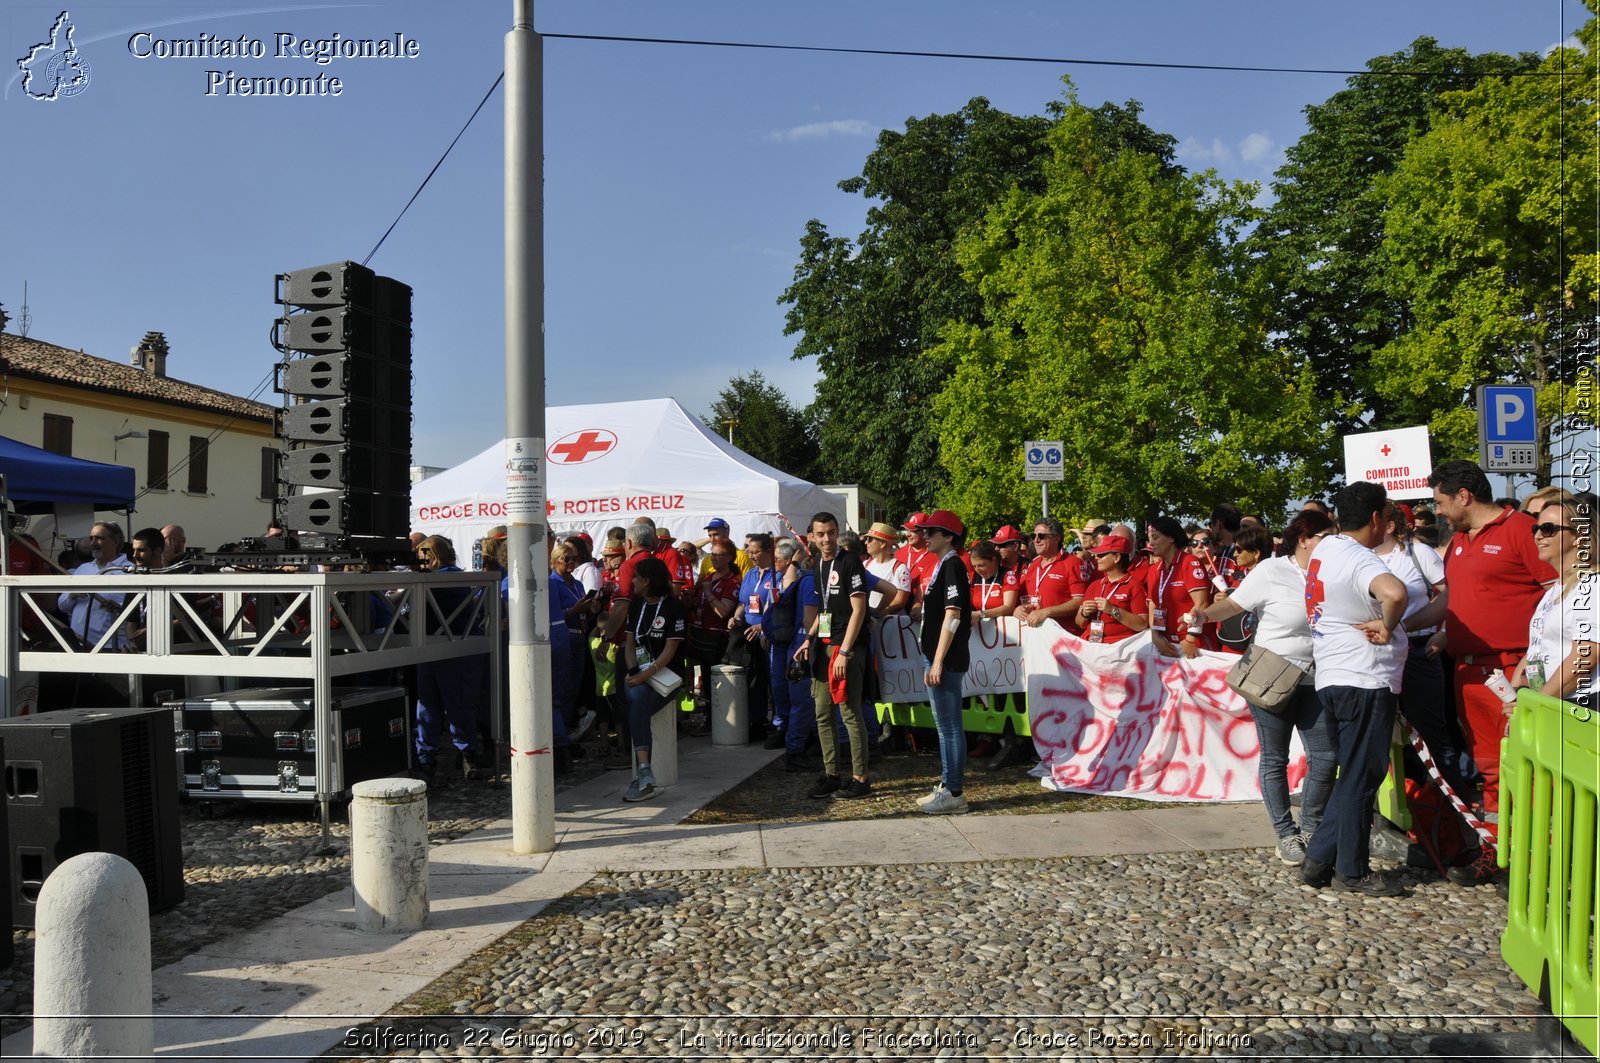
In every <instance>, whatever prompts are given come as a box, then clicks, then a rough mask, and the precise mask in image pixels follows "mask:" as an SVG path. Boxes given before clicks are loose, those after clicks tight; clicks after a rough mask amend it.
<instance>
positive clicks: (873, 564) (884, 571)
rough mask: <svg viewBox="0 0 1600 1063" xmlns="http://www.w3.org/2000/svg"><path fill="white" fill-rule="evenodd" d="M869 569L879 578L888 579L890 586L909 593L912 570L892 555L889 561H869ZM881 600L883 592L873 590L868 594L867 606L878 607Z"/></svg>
mask: <svg viewBox="0 0 1600 1063" xmlns="http://www.w3.org/2000/svg"><path fill="white" fill-rule="evenodd" d="M867 571H868V572H870V573H872V574H873V575H874V576H877V577H878V578H879V579H881V580H885V581H887V582H888V584H889V586H891V587H894V588H895V589H896V590H902V591H906V592H908V593H909V592H910V590H911V570H910V569H909V568H907V567H906V566H905V565H904V564H902V563H901V562H899V561H896V560H895V559H894V558H892V557H891V558H889V559H888V560H887V561H868V562H867ZM881 601H883V592H882V591H873V592H872V593H871V594H869V595H867V608H868V609H876V608H878V603H879V602H881Z"/></svg>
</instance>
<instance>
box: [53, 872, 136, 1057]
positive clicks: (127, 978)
mask: <svg viewBox="0 0 1600 1063" xmlns="http://www.w3.org/2000/svg"><path fill="white" fill-rule="evenodd" d="M33 948H34V970H33V1010H34V1020H33V1054H34V1055H35V1056H44V1057H46V1058H49V1059H60V1060H80V1059H94V1058H104V1057H107V1056H111V1057H116V1058H119V1059H149V1058H151V1057H153V1056H154V1055H155V1020H154V1019H153V1018H151V979H150V900H149V895H148V894H147V893H146V891H145V885H144V879H143V878H141V877H140V876H139V871H138V869H137V868H135V867H134V866H133V865H132V864H130V863H129V862H128V861H127V860H125V859H123V858H122V857H120V856H116V855H115V854H112V853H82V854H80V855H78V856H74V857H72V858H71V859H70V860H67V861H66V862H64V863H62V864H61V865H60V866H58V867H57V868H56V869H55V870H54V871H52V872H51V873H50V877H49V878H47V879H45V880H44V885H43V886H42V887H41V888H40V890H39V908H38V912H37V913H36V916H35V922H34V946H33Z"/></svg>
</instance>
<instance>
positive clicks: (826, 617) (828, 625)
mask: <svg viewBox="0 0 1600 1063" xmlns="http://www.w3.org/2000/svg"><path fill="white" fill-rule="evenodd" d="M832 636H833V615H832V614H831V613H823V614H822V615H821V616H819V617H817V637H818V638H821V639H826V638H831V637H832Z"/></svg>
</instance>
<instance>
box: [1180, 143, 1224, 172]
mask: <svg viewBox="0 0 1600 1063" xmlns="http://www.w3.org/2000/svg"><path fill="white" fill-rule="evenodd" d="M1178 158H1179V159H1181V160H1182V161H1183V162H1186V163H1190V164H1199V165H1204V166H1212V165H1216V164H1217V163H1229V162H1232V161H1233V149H1231V148H1229V147H1228V145H1226V144H1224V143H1223V142H1222V141H1221V140H1219V139H1217V138H1216V137H1212V138H1211V143H1210V144H1203V143H1201V142H1200V141H1199V140H1197V139H1195V138H1194V137H1189V138H1187V139H1186V140H1184V141H1183V143H1181V144H1179V145H1178Z"/></svg>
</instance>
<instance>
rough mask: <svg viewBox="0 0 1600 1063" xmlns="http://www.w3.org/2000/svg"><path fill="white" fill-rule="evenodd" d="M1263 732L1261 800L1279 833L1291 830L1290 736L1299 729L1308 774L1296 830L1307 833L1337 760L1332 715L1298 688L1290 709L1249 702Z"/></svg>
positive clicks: (1311, 692)
mask: <svg viewBox="0 0 1600 1063" xmlns="http://www.w3.org/2000/svg"><path fill="white" fill-rule="evenodd" d="M1250 712H1251V714H1252V715H1254V716H1255V718H1256V733H1257V734H1258V735H1259V736H1260V737H1261V801H1262V803H1263V804H1265V805H1266V806H1267V818H1268V819H1270V820H1271V821H1272V830H1273V833H1274V834H1276V835H1277V836H1278V837H1280V838H1282V837H1285V836H1287V835H1290V834H1293V833H1294V832H1295V826H1294V815H1293V813H1291V812H1290V811H1289V739H1291V738H1293V737H1294V732H1295V731H1296V730H1297V729H1298V730H1299V732H1300V742H1301V744H1302V745H1304V746H1305V749H1306V778H1305V783H1304V785H1303V786H1302V787H1301V789H1300V833H1301V834H1303V835H1304V836H1305V837H1307V838H1310V837H1311V836H1312V835H1313V834H1315V833H1317V825H1318V824H1319V823H1321V822H1322V811H1323V809H1324V808H1326V807H1327V804H1328V794H1329V793H1330V792H1331V791H1332V790H1333V778H1334V775H1335V774H1336V772H1337V770H1338V766H1339V765H1338V761H1337V760H1336V759H1335V757H1336V755H1337V749H1336V747H1335V745H1334V732H1333V718H1332V717H1331V716H1329V715H1328V714H1327V713H1325V712H1323V711H1322V701H1321V700H1320V699H1319V698H1318V697H1317V692H1316V690H1315V689H1314V688H1312V687H1310V686H1302V687H1298V688H1296V690H1295V692H1294V699H1293V700H1292V701H1291V702H1290V707H1289V711H1287V712H1285V713H1283V714H1282V715H1279V714H1277V713H1273V712H1268V711H1266V710H1265V709H1258V708H1256V707H1255V706H1254V705H1252V706H1250Z"/></svg>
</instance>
